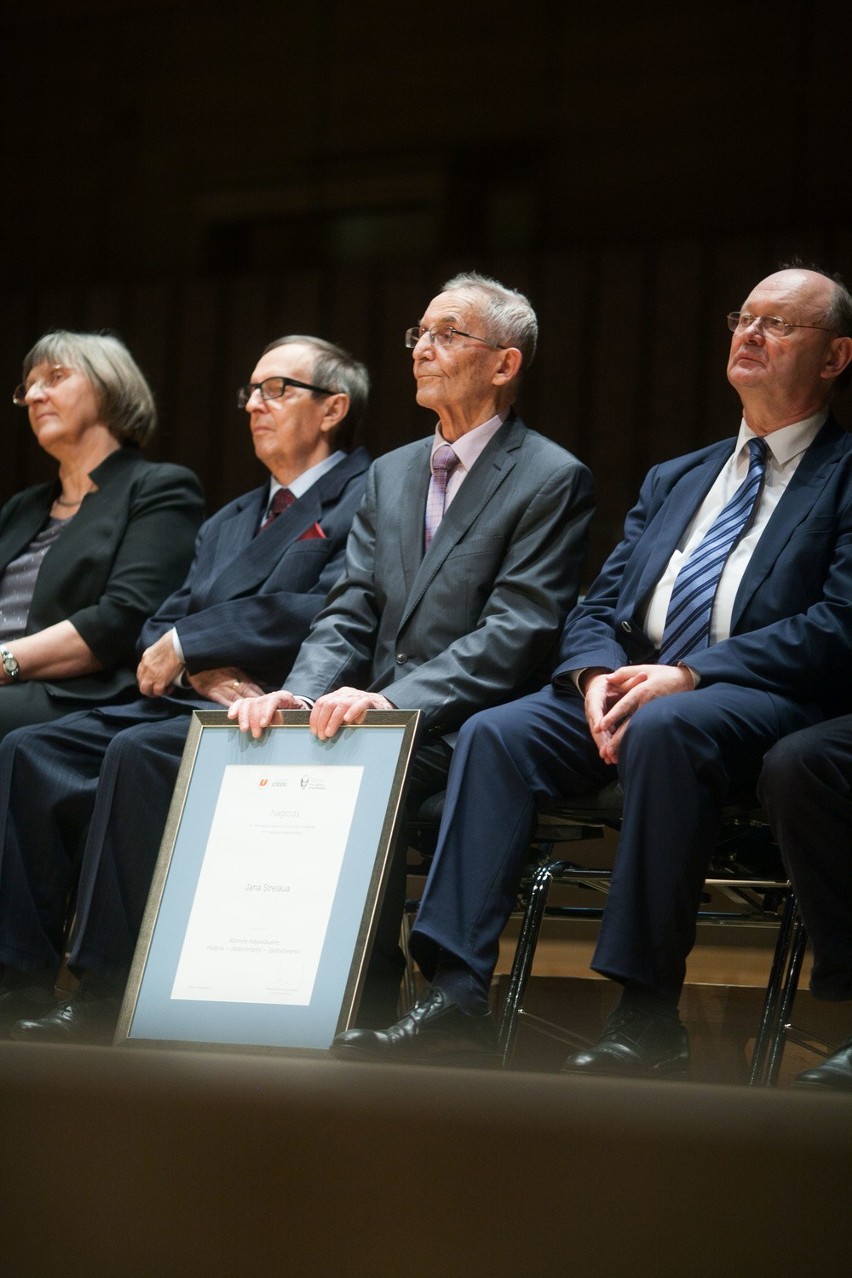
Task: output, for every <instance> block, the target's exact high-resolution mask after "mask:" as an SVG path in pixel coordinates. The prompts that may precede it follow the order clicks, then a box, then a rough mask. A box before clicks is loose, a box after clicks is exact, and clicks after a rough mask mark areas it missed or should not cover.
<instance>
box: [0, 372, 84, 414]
mask: <svg viewBox="0 0 852 1278" xmlns="http://www.w3.org/2000/svg"><path fill="white" fill-rule="evenodd" d="M73 372H74V369H73V368H68V366H67V365H66V364H54V365H53V367H52V368H51V369H50V370H49V371H48V372H47V373H45V374H44V376H43V377H35V378H33V380H32V381H31V382H30V383H29V385H27V383H26V382H21V383H20V384H19V385H17V386H16V387H15V389H14V390H13V391H12V403H13V404H16V405H17V406H18V408H26V407H27V395H28V394H29V392H30V391H31V390H33V388H34V387H39V386H40V387H41V389H42V390H53V388H54V386H58V385H59V383H60V382H64V381H65V378H66V377H70V376H71V374H72V373H73Z"/></svg>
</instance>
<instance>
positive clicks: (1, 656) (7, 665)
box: [0, 643, 21, 683]
mask: <svg viewBox="0 0 852 1278" xmlns="http://www.w3.org/2000/svg"><path fill="white" fill-rule="evenodd" d="M0 660H1V661H2V662H3V669H4V670H5V671H6V674H7V675H8V676H9V678H10V679H11V681H12V683H14V682H15V680H16V679H17V677H18V675H19V674H20V673H21V668H20V666H19V665H18V663H17V661H16V660H15V658H14V657H13V656H12V654H11V652H10V651H9V649H8V648H7V647H6V645H5V644H2V643H0Z"/></svg>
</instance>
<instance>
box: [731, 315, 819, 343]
mask: <svg viewBox="0 0 852 1278" xmlns="http://www.w3.org/2000/svg"><path fill="white" fill-rule="evenodd" d="M727 318H728V328H729V329H730V330H731V332H732V333H744V332H745V330H746V329H747V328H751V327H752V325H754V327H756V328H758V329H760V331H761V332H762V333H764V334H766V333H769V334H770V336H771V337H789V336H790V334H791V333H792V331H793V329H794V328H816V329H819V331H820V332H821V333H836V332H837V329H834V328H827V327H826V326H825V324H791V323H790V321H789V320H785V319H781V317H780V316H779V315H751V314H749V312H748V311H731V313H730V314H729V315H728V317H727Z"/></svg>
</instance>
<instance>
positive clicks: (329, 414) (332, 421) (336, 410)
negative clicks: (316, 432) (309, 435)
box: [320, 391, 349, 431]
mask: <svg viewBox="0 0 852 1278" xmlns="http://www.w3.org/2000/svg"><path fill="white" fill-rule="evenodd" d="M348 412H349V396H348V395H347V394H346V392H345V391H336V392H335V394H334V395H326V397H325V404H324V412H323V417H322V421H321V423H320V429H321V430H324V431H330V430H336V429H337V427H338V426H339V425H340V423H341V422H342V421H343V419H344V417H345V416H346V414H347V413H348Z"/></svg>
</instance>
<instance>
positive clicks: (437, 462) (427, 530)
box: [423, 444, 459, 550]
mask: <svg viewBox="0 0 852 1278" xmlns="http://www.w3.org/2000/svg"><path fill="white" fill-rule="evenodd" d="M458 464H459V459H458V457H457V456H456V454H455V452H454V451H453V449H452V448H450V445H449V444H442V445H441V447H440V448H436V449H435V454H434V456H433V458H432V479H431V481H430V483H429V492H428V495H427V497H426V524H425V526H424V529H423V545H424V548H425V549H426V550H428V549H429V546H430V545H431V543H432V538H433V537H434V536H435V533H436V532H437V531H438V525H439V524H440V522H441V520H442V519H443V518H444V507H445V505H446V504H447V483H448V481H449V478H450V475H451V474H452V473H453V471H454V470H455V468H456V466H458Z"/></svg>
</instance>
